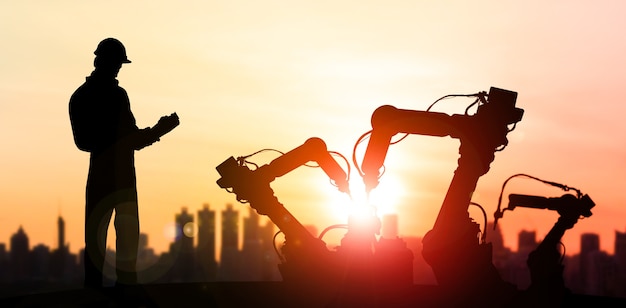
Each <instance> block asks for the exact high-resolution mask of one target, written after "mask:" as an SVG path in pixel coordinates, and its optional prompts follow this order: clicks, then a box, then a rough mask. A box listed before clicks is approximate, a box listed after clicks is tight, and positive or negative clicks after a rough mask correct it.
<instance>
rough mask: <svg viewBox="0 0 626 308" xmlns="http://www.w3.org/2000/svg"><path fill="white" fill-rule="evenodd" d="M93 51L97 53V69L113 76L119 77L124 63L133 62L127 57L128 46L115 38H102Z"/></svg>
mask: <svg viewBox="0 0 626 308" xmlns="http://www.w3.org/2000/svg"><path fill="white" fill-rule="evenodd" d="M93 53H94V54H95V55H96V59H95V60H94V63H93V65H94V66H95V67H96V70H97V71H98V72H100V73H103V74H107V75H112V77H117V73H118V72H119V71H120V68H121V67H122V64H124V63H131V62H130V60H128V57H126V48H124V45H123V44H122V42H120V41H119V40H117V39H114V38H106V39H104V40H102V41H101V42H100V43H99V44H98V47H97V48H96V51H94V52H93Z"/></svg>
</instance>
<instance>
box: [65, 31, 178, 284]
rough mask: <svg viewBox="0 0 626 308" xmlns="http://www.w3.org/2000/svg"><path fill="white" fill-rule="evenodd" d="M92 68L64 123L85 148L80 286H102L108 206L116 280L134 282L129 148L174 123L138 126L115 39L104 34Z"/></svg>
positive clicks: (135, 222) (122, 52) (135, 227)
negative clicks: (82, 276) (87, 155)
mask: <svg viewBox="0 0 626 308" xmlns="http://www.w3.org/2000/svg"><path fill="white" fill-rule="evenodd" d="M94 54H95V55H96V58H95V60H94V66H95V70H94V71H93V72H92V73H91V75H90V76H89V77H87V78H86V79H87V80H86V81H85V83H84V84H83V85H81V86H80V87H79V88H78V89H77V90H76V91H75V92H74V94H73V95H72V97H71V99H70V102H69V114H70V122H71V124H72V132H73V135H74V141H75V143H76V146H77V147H78V148H79V149H81V150H83V151H88V152H90V153H91V155H90V158H89V174H88V176H87V191H86V203H87V204H86V210H85V256H84V260H85V262H84V263H85V286H86V287H94V288H99V287H101V286H102V269H103V266H104V256H105V251H106V236H107V229H108V226H109V222H110V220H111V216H112V213H113V210H115V231H116V257H117V259H116V273H117V282H116V285H127V284H134V283H136V282H137V272H136V261H137V246H138V240H139V216H138V209H137V185H136V178H135V166H134V152H135V151H136V150H140V149H142V148H144V147H146V146H149V145H151V144H152V143H154V142H156V141H158V140H159V138H160V137H161V136H163V135H164V134H166V133H167V132H169V131H171V130H172V129H174V127H176V126H177V125H178V123H179V121H178V116H177V115H176V114H175V113H173V114H172V115H170V116H164V117H162V118H161V119H160V120H159V122H158V123H157V125H155V126H154V127H153V128H144V129H139V128H138V127H137V125H136V124H135V117H134V116H133V114H132V112H131V110H130V102H129V99H128V95H127V94H126V91H125V90H124V89H123V88H121V87H120V86H119V85H118V81H117V79H116V77H117V74H118V72H119V70H120V68H121V67H122V64H124V63H130V62H131V61H130V60H128V58H127V57H126V49H125V48H124V46H123V45H122V43H121V42H120V41H118V40H117V39H114V38H107V39H105V40H103V41H101V42H100V43H99V44H98V47H97V48H96V51H95V52H94Z"/></svg>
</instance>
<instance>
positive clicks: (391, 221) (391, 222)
mask: <svg viewBox="0 0 626 308" xmlns="http://www.w3.org/2000/svg"><path fill="white" fill-rule="evenodd" d="M381 226H382V231H381V233H380V235H381V236H382V237H384V238H386V239H394V238H396V237H398V215H396V214H387V215H384V216H383V219H382V223H381Z"/></svg>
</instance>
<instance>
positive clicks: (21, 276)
mask: <svg viewBox="0 0 626 308" xmlns="http://www.w3.org/2000/svg"><path fill="white" fill-rule="evenodd" d="M29 250H30V246H29V244H28V236H27V235H26V232H24V229H23V228H22V226H20V228H19V229H18V230H17V233H15V234H13V235H12V236H11V247H10V249H9V251H10V258H11V274H12V275H11V276H12V279H13V281H24V280H26V279H28V278H29V275H30V264H29V262H28V259H29V258H28V254H29Z"/></svg>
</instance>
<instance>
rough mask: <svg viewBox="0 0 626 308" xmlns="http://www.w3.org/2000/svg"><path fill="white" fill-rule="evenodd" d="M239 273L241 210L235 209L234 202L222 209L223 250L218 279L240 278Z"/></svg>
mask: <svg viewBox="0 0 626 308" xmlns="http://www.w3.org/2000/svg"><path fill="white" fill-rule="evenodd" d="M239 273H240V254H239V211H235V210H234V209H233V205H232V204H227V205H226V210H224V211H222V251H221V254H220V266H219V269H218V280H222V281H228V280H239V279H240V275H239Z"/></svg>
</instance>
